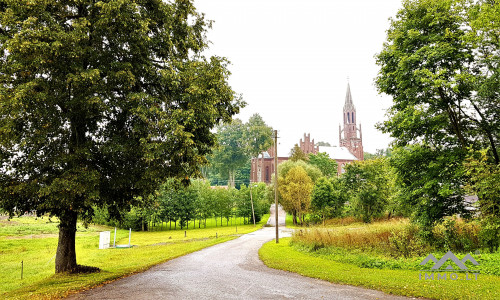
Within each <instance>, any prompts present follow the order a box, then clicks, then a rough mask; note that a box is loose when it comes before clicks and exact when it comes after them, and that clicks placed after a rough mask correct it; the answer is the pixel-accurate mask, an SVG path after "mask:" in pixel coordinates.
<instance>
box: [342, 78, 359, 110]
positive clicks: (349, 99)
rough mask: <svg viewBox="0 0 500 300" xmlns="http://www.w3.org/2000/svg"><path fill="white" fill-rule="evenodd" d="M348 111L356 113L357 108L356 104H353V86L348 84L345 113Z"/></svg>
mask: <svg viewBox="0 0 500 300" xmlns="http://www.w3.org/2000/svg"><path fill="white" fill-rule="evenodd" d="M346 111H356V107H354V103H353V102H352V95H351V86H350V84H349V83H347V91H346V92H345V103H344V112H346Z"/></svg>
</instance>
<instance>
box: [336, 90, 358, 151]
mask: <svg viewBox="0 0 500 300" xmlns="http://www.w3.org/2000/svg"><path fill="white" fill-rule="evenodd" d="M356 120H357V116H356V107H354V103H353V102H352V95H351V87H350V85H349V83H347V92H346V94H345V103H344V128H343V129H342V128H341V126H340V125H339V145H340V146H341V147H346V148H347V149H349V151H350V152H351V153H352V154H353V155H354V156H355V157H356V158H357V159H359V160H363V135H362V132H361V124H360V125H359V128H358V127H357V126H356ZM358 131H359V138H358ZM342 133H344V136H343V137H342Z"/></svg>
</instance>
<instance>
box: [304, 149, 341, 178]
mask: <svg viewBox="0 0 500 300" xmlns="http://www.w3.org/2000/svg"><path fill="white" fill-rule="evenodd" d="M308 157H309V160H308V161H309V163H310V164H311V165H313V166H316V167H317V168H318V169H319V170H320V171H321V173H323V175H325V176H326V177H334V176H337V170H338V165H337V162H336V161H335V160H334V159H331V158H330V156H329V155H328V153H325V152H320V153H318V154H313V153H309V156H308Z"/></svg>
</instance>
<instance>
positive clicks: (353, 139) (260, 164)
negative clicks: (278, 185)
mask: <svg viewBox="0 0 500 300" xmlns="http://www.w3.org/2000/svg"><path fill="white" fill-rule="evenodd" d="M343 120H344V126H343V127H341V125H339V146H333V147H326V146H318V145H316V144H315V143H314V139H312V140H311V134H310V133H309V134H305V133H304V137H303V138H302V139H300V141H299V143H298V145H299V147H300V149H301V150H302V152H304V153H305V154H309V153H313V154H317V153H319V152H325V153H327V154H328V155H329V156H330V158H332V159H334V160H335V161H336V162H337V165H338V170H337V173H338V175H340V174H342V173H343V172H344V166H345V165H346V164H348V163H350V162H353V161H355V160H363V158H364V156H363V135H362V131H361V124H359V127H358V126H357V125H356V121H357V116H356V107H355V106H354V103H353V101H352V95H351V87H350V85H349V83H348V84H347V91H346V96H345V102H344V109H343ZM358 133H359V135H358ZM286 160H288V157H286V156H281V157H278V164H280V163H281V162H284V161H286ZM274 168H275V166H274V146H273V147H271V148H270V149H269V150H267V151H265V152H263V153H262V154H261V155H259V156H258V157H256V158H252V162H251V170H250V182H265V183H271V177H272V174H274Z"/></svg>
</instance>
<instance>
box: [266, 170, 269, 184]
mask: <svg viewBox="0 0 500 300" xmlns="http://www.w3.org/2000/svg"><path fill="white" fill-rule="evenodd" d="M266 182H269V167H266Z"/></svg>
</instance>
